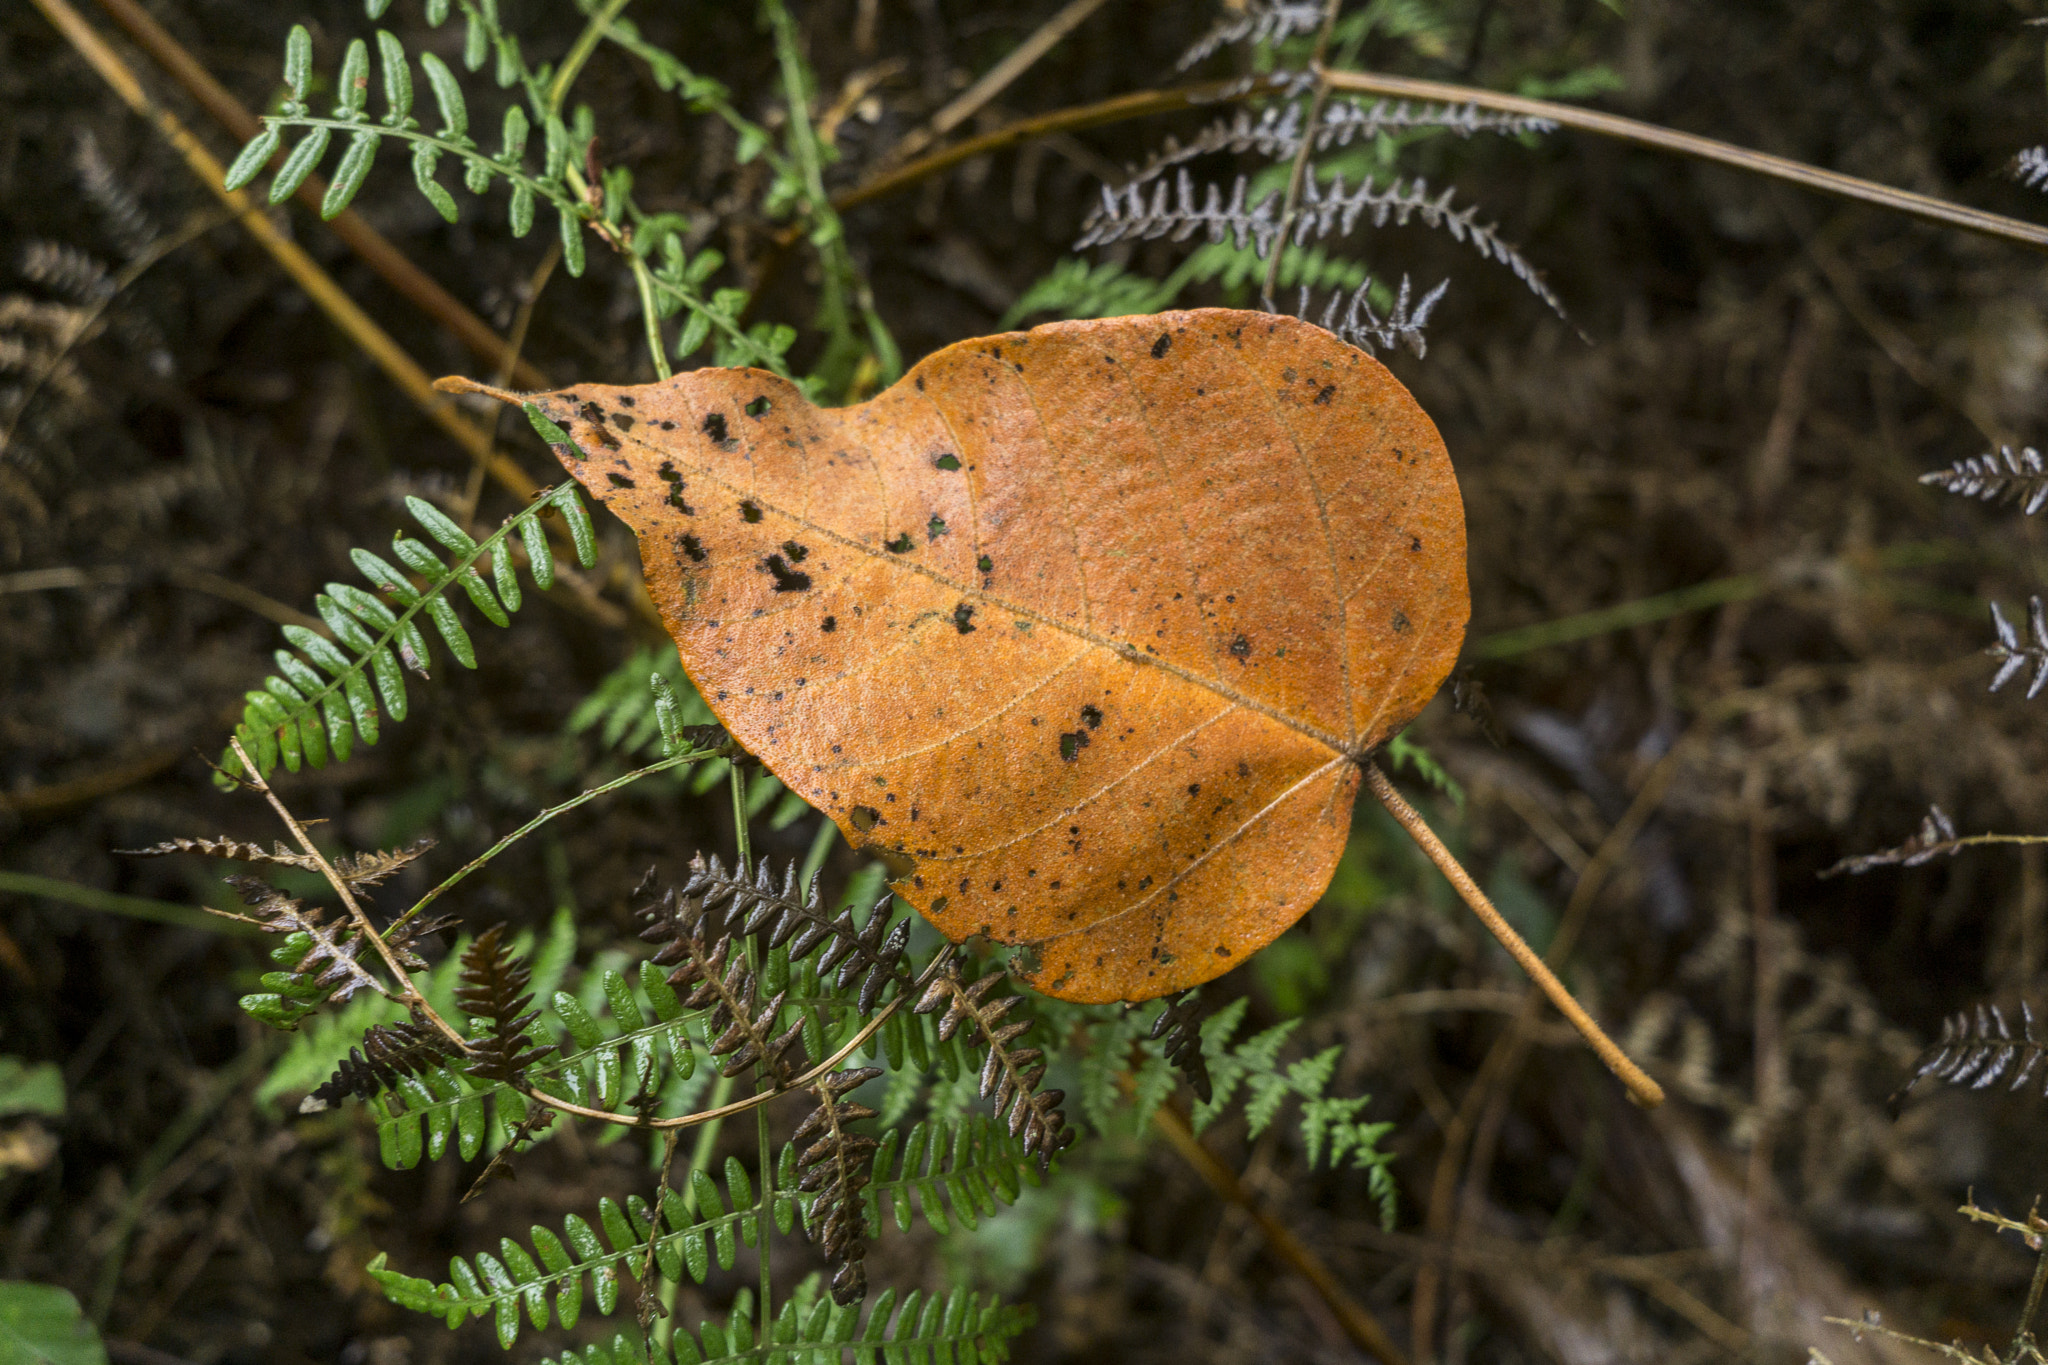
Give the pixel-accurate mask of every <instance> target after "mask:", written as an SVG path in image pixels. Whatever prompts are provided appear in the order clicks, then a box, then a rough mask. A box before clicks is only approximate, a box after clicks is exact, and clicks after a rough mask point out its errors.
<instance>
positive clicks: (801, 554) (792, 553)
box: [782, 540, 811, 564]
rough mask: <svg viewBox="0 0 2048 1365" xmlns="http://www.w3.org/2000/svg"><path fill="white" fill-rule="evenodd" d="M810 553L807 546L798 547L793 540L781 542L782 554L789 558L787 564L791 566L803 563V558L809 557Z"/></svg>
mask: <svg viewBox="0 0 2048 1365" xmlns="http://www.w3.org/2000/svg"><path fill="white" fill-rule="evenodd" d="M810 552H811V550H810V547H809V546H807V545H799V544H797V543H796V542H795V541H793V540H785V541H783V542H782V553H784V554H786V555H788V556H789V562H790V563H792V564H801V563H803V562H804V559H805V557H806V556H807V555H809V554H810Z"/></svg>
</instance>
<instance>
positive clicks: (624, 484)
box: [604, 470, 635, 488]
mask: <svg viewBox="0 0 2048 1365" xmlns="http://www.w3.org/2000/svg"><path fill="white" fill-rule="evenodd" d="M604 476H605V477H606V478H607V479H610V480H611V481H612V487H614V488H632V487H634V486H635V485H634V483H633V481H632V480H631V479H629V478H627V477H626V476H625V475H624V474H614V473H612V472H611V471H610V470H606V471H605V475H604Z"/></svg>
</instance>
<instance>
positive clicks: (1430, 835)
mask: <svg viewBox="0 0 2048 1365" xmlns="http://www.w3.org/2000/svg"><path fill="white" fill-rule="evenodd" d="M1364 768H1365V780H1366V785H1367V786H1369V787H1371V788H1372V794H1373V795H1374V796H1376V797H1378V798H1379V802H1380V804H1381V805H1382V806H1385V807H1386V808H1387V813H1388V814H1389V815H1391V816H1393V817H1394V819H1395V820H1397V821H1399V822H1400V825H1401V828H1402V829H1405V830H1407V831H1408V837H1409V838H1411V839H1413V840H1414V841H1415V844H1416V847H1418V848H1420V849H1421V850H1422V851H1423V852H1424V853H1425V854H1427V855H1428V857H1429V860H1430V861H1431V862H1433V863H1435V864H1436V866H1437V870H1438V871H1439V872H1442V873H1443V874H1444V877H1445V879H1446V880H1447V881H1449V882H1450V884H1451V886H1452V887H1453V888H1454V889H1455V890H1456V891H1457V893H1458V895H1459V896H1460V897H1461V898H1463V900H1464V902H1465V904H1466V905H1468V906H1470V907H1471V910H1472V913H1473V914H1475V915H1477V916H1479V922H1480V923H1481V924H1484V925H1485V926H1486V928H1487V930H1488V932H1490V933H1491V934H1492V935H1493V936H1494V938H1495V939H1497V940H1499V942H1500V946H1501V947H1503V948H1505V949H1507V950H1508V955H1509V956H1510V957H1512V958H1514V960H1515V961H1516V962H1517V963H1519V964H1520V965H1521V968H1522V970H1523V971H1525V972H1527V973H1528V974H1529V976H1530V979H1531V980H1533V981H1535V983H1536V985H1537V986H1538V987H1539V988H1541V989H1542V991H1543V994H1544V995H1545V996H1547V997H1549V999H1550V1003H1551V1004H1553V1005H1555V1006H1557V1010H1558V1013H1560V1014H1562V1015H1563V1016H1564V1017H1565V1019H1566V1020H1568V1021H1569V1022H1570V1023H1571V1026H1572V1027H1573V1028H1575V1029H1577V1030H1578V1031H1579V1036H1580V1037H1582V1038H1584V1039H1585V1040H1586V1043H1587V1045H1588V1046H1590V1047H1591V1048H1592V1049H1593V1051H1594V1052H1595V1053H1597V1054H1598V1055H1599V1057H1600V1060H1601V1061H1603V1062H1605V1063H1606V1064H1607V1069H1608V1070H1609V1071H1612V1072H1613V1073H1614V1074H1615V1076H1616V1077H1618V1078H1619V1079H1620V1081H1621V1083H1622V1084H1623V1085H1624V1086H1626V1087H1627V1088H1628V1093H1629V1098H1630V1099H1632V1100H1634V1101H1635V1102H1636V1103H1637V1104H1639V1105H1642V1106H1643V1107H1644V1108H1646V1109H1649V1108H1655V1107H1656V1106H1657V1105H1659V1104H1662V1103H1663V1102H1664V1088H1663V1087H1662V1086H1660V1085H1658V1084H1657V1083H1656V1082H1655V1081H1653V1080H1651V1079H1650V1077H1649V1076H1648V1075H1647V1074H1646V1073H1645V1072H1644V1071H1643V1069H1642V1068H1641V1067H1639V1066H1637V1065H1636V1064H1635V1063H1634V1062H1632V1061H1630V1060H1629V1059H1628V1057H1627V1055H1626V1054H1625V1053H1623V1052H1622V1050H1621V1049H1620V1048H1619V1047H1617V1046H1615V1043H1614V1040H1613V1039H1612V1038H1609V1037H1608V1036H1607V1034H1606V1033H1605V1032H1603V1031H1602V1030H1601V1028H1600V1025H1598V1024H1596V1023H1594V1022H1593V1016H1591V1015H1590V1014H1587V1013H1586V1011H1585V1007H1584V1006H1582V1005H1580V1004H1579V1002H1578V1001H1577V1000H1576V999H1574V998H1573V997H1572V993H1571V992H1570V991H1568V990H1566V989H1565V985H1564V983H1563V982H1562V981H1559V980H1558V979H1557V976H1556V974H1555V973H1553V972H1552V971H1551V970H1550V968H1549V967H1548V966H1546V965H1544V961H1543V959H1542V958H1540V957H1538V956H1537V955H1536V951H1535V949H1533V948H1531V947H1530V946H1529V945H1528V944H1527V943H1526V942H1524V941H1523V939H1522V936H1521V935H1520V934H1518V933H1516V932H1515V929H1514V926H1513V925H1511V924H1509V923H1508V922H1507V920H1506V919H1504V918H1502V916H1501V913H1500V911H1498V910H1496V909H1494V906H1493V902H1492V901H1490V900H1488V899H1487V898H1486V893H1485V892H1484V891H1481V890H1480V889H1479V883H1477V882H1475V881H1473V880H1472V874H1471V873H1469V872H1467V871H1466V870H1465V868H1464V865H1463V864H1461V863H1460V862H1459V861H1458V859H1457V857H1456V856H1455V855H1453V854H1452V852H1451V851H1450V850H1449V849H1448V848H1445V847H1444V843H1443V840H1441V839H1439V838H1437V837H1436V832H1435V831H1434V830H1432V829H1430V827H1429V826H1428V824H1427V823H1425V822H1424V821H1423V818H1422V817H1421V816H1420V815H1419V814H1417V813H1416V810H1415V807H1413V806H1411V805H1409V804H1408V802H1407V801H1406V800H1404V799H1403V798H1402V796H1401V793H1399V792H1398V791H1395V790H1394V784H1393V783H1392V782H1389V781H1388V780H1387V775H1386V774H1385V773H1384V772H1382V771H1380V766H1379V764H1377V763H1374V762H1370V761H1368V762H1367V763H1365V764H1364Z"/></svg>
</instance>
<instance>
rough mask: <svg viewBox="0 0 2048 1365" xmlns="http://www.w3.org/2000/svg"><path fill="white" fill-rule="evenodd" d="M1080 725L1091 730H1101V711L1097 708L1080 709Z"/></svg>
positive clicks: (1085, 707) (1086, 707)
mask: <svg viewBox="0 0 2048 1365" xmlns="http://www.w3.org/2000/svg"><path fill="white" fill-rule="evenodd" d="M1081 723H1082V724H1083V725H1086V726H1087V727H1088V728H1089V729H1091V730H1100V729H1101V728H1102V709H1101V708H1100V707H1097V706H1084V707H1082V708H1081Z"/></svg>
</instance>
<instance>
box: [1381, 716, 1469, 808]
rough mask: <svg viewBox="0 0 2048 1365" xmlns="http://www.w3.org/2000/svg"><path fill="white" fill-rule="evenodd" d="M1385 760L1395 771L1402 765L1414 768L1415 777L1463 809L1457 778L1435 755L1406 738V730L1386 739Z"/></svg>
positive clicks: (1462, 789) (1462, 794) (1463, 795)
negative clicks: (1445, 768)
mask: <svg viewBox="0 0 2048 1365" xmlns="http://www.w3.org/2000/svg"><path fill="white" fill-rule="evenodd" d="M1387 762H1388V764H1389V765H1391V766H1392V767H1393V769H1394V771H1395V772H1399V771H1401V769H1402V768H1404V767H1405V768H1412V769H1414V770H1415V775H1416V776H1417V777H1419V778H1421V779H1422V780H1423V781H1424V782H1427V783H1428V784H1429V785H1430V786H1432V787H1435V788H1436V789H1437V790H1438V791H1440V792H1442V793H1443V794H1444V795H1445V796H1448V797H1450V798H1451V804H1452V805H1454V806H1456V807H1457V808H1458V809H1459V810H1460V811H1462V810H1464V809H1465V789H1464V788H1463V787H1461V786H1459V785H1458V779H1457V778H1455V777H1452V776H1451V775H1450V773H1448V772H1446V771H1445V770H1444V765H1443V764H1441V763H1439V762H1437V760H1436V755H1434V754H1432V753H1430V751H1429V750H1427V749H1425V748H1423V747H1422V746H1421V745H1420V744H1417V743H1416V742H1415V741H1414V740H1412V739H1410V738H1408V732H1407V731H1406V730H1403V731H1402V732H1401V733H1400V734H1398V735H1395V736H1394V737H1393V738H1392V739H1390V740H1388V741H1387Z"/></svg>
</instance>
